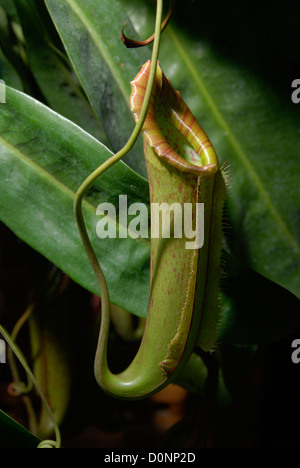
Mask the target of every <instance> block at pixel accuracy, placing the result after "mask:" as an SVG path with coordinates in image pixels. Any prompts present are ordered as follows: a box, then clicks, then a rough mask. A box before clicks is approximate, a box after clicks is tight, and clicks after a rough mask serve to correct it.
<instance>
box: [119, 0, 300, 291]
mask: <svg viewBox="0 0 300 468" xmlns="http://www.w3.org/2000/svg"><path fill="white" fill-rule="evenodd" d="M121 3H122V5H123V6H124V7H125V9H126V10H127V12H128V14H129V16H130V17H131V19H132V22H133V24H134V26H135V28H136V29H137V32H138V33H139V34H140V35H143V37H144V36H145V37H147V34H149V33H150V31H151V24H152V21H153V8H152V6H151V5H149V4H148V3H147V2H140V1H138V0H122V1H121ZM251 5H252V4H251ZM252 10H253V8H252V6H251V11H252ZM232 11H234V15H232ZM247 11H248V13H249V16H248V15H247V14H245V13H244V5H240V7H238V8H237V6H236V5H234V7H233V5H231V6H230V5H227V4H226V7H225V6H224V4H221V3H220V5H215V4H206V5H203V4H202V3H201V5H200V4H199V2H177V7H176V14H175V15H174V18H173V21H172V23H171V25H170V26H169V27H168V28H167V30H166V32H165V33H164V35H163V40H162V47H161V53H160V63H161V66H162V68H163V70H164V72H165V74H166V75H167V76H169V77H170V79H171V80H172V83H173V85H174V86H175V87H176V88H177V89H179V90H180V91H181V93H182V95H183V96H184V99H185V100H186V102H187V103H188V104H189V106H190V108H191V110H192V111H193V112H194V114H195V116H196V118H197V120H198V121H199V123H200V124H201V126H203V128H204V130H205V131H206V133H207V134H208V136H209V138H210V140H211V141H212V142H213V144H214V146H215V148H216V151H217V154H218V156H219V158H220V160H221V161H228V164H229V166H230V174H231V189H230V190H229V195H228V211H229V221H228V222H229V224H230V226H231V229H230V232H229V234H230V236H229V247H230V250H231V252H232V253H233V254H234V255H235V256H236V258H238V259H239V260H240V261H242V262H243V263H244V264H245V265H247V266H249V267H250V268H252V269H253V270H255V271H257V272H258V273H260V274H262V275H263V276H265V277H267V278H269V279H270V280H272V281H274V282H276V283H278V284H280V285H281V286H283V287H285V288H287V289H289V290H290V291H291V292H292V293H294V294H296V295H297V296H298V297H300V283H299V276H300V248H299V238H300V220H299V212H300V191H299V169H300V159H299V153H300V139H299V130H298V129H299V124H300V117H299V112H295V108H293V104H292V102H291V91H290V90H291V88H290V86H291V79H290V78H291V76H292V75H291V66H289V64H288V63H286V61H285V59H282V60H281V62H280V57H278V56H277V55H276V54H274V53H273V50H274V49H273V44H272V42H269V38H270V37H271V38H273V37H274V38H276V37H277V32H278V31H277V29H276V25H278V19H279V17H278V15H277V13H276V11H277V10H275V12H274V13H273V15H274V18H275V20H276V21H275V23H274V24H275V25H273V23H272V12H271V11H270V9H269V8H268V9H267V7H266V9H263V10H262V15H265V18H266V22H265V23H264V28H262V27H261V24H259V25H257V27H258V33H257V35H255V36H253V35H252V33H251V31H252V27H253V26H252V22H253V21H255V18H253V15H252V14H251V11H250V5H249V8H248V9H247ZM260 11H261V6H260ZM283 14H284V15H285V17H286V16H291V15H294V14H295V13H294V11H293V12H289V11H288V9H287V10H286V11H285V12H284V13H283ZM204 17H205V18H206V20H205V21H201V27H199V18H204ZM260 17H261V16H259V18H260ZM262 17H264V16H262ZM282 22H284V21H283V20H282V19H281V21H280V24H281V23H282ZM237 31H238V32H239V34H240V36H241V39H238V36H237ZM255 34H256V33H255ZM288 37H289V36H288V35H287V36H286V37H285V42H288ZM265 57H268V61H267V62H266V60H265Z"/></svg>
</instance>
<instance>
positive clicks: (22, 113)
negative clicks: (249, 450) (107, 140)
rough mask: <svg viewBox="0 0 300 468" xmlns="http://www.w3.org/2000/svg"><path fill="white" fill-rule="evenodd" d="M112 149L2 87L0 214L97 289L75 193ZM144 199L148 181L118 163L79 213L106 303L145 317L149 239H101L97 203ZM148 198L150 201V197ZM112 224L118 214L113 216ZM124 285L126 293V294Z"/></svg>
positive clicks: (25, 237) (77, 278)
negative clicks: (106, 288) (83, 221)
mask: <svg viewBox="0 0 300 468" xmlns="http://www.w3.org/2000/svg"><path fill="white" fill-rule="evenodd" d="M109 156H111V153H110V152H109V151H108V150H107V148H105V147H104V146H103V145H102V144H100V143H99V142H98V141H97V140H95V139H94V138H93V137H91V136H89V135H88V134H87V133H86V132H84V131H83V130H81V129H80V128H79V127H78V126H76V125H74V124H72V123H71V122H69V121H67V120H66V119H64V118H63V117H61V116H59V115H58V114H56V113H55V112H53V111H51V110H49V109H48V108H47V107H45V106H43V105H41V104H40V103H39V102H38V101H36V100H34V99H32V98H29V97H27V96H26V95H24V94H22V93H20V92H17V91H15V90H12V89H10V88H7V102H6V104H5V105H0V165H1V173H0V191H1V199H0V219H1V220H2V221H3V222H4V223H5V224H6V225H7V226H8V227H9V228H10V229H12V231H13V232H14V233H15V234H16V235H17V236H18V237H20V238H21V239H22V240H24V241H25V242H26V243H27V244H29V245H30V246H31V247H33V248H34V249H35V250H37V251H38V252H40V253H41V254H42V255H44V256H45V257H46V258H48V259H49V260H50V261H51V262H53V263H54V264H55V265H57V266H58V267H59V268H60V269H61V270H63V271H64V272H65V273H67V274H68V275H69V276H70V277H71V278H73V279H74V280H75V281H77V282H78V283H79V284H81V285H82V286H83V287H85V288H86V289H88V290H90V291H92V292H94V293H98V286H97V283H96V279H95V276H94V273H93V271H92V268H91V266H90V264H89V262H88V259H87V256H86V254H85V251H84V249H83V246H82V243H81V240H80V237H79V234H78V229H77V226H76V223H75V217H74V214H73V202H74V195H75V191H76V190H77V188H78V187H79V185H80V184H81V182H82V181H83V180H84V179H85V178H86V177H87V176H88V175H89V174H90V173H91V172H92V171H93V170H94V169H95V168H96V167H98V165H100V164H101V163H102V162H103V161H104V160H106V159H107V158H108V157H109ZM121 194H127V196H128V205H130V204H132V203H134V202H138V203H141V202H145V201H146V202H147V194H148V184H147V182H146V181H145V180H144V179H142V178H141V177H139V176H138V175H136V174H135V173H134V172H133V171H132V170H131V169H129V168H128V167H127V166H126V165H125V164H124V163H123V162H119V163H118V164H117V165H115V166H114V167H113V168H111V169H110V170H109V171H107V172H106V173H105V174H104V175H103V176H102V177H101V178H100V180H99V181H98V183H96V184H95V185H94V187H93V188H92V190H91V191H90V193H89V194H88V196H87V197H86V201H85V202H84V207H83V208H84V216H85V219H86V223H87V227H88V230H89V233H90V237H91V240H92V242H93V245H94V247H95V250H96V253H97V255H98V258H99V260H100V262H101V265H102V267H103V270H104V274H105V275H106V278H107V281H108V286H109V290H110V295H111V302H113V303H115V304H116V305H118V306H120V307H122V308H123V309H125V310H128V311H130V312H132V313H134V314H136V315H140V316H144V317H145V316H146V311H147V301H148V294H149V284H148V281H149V267H150V265H149V263H150V262H149V255H150V244H149V241H148V239H140V240H135V239H132V238H131V237H130V236H128V237H127V238H124V239H118V238H117V239H101V240H100V239H99V238H98V237H97V234H96V226H97V223H98V222H99V220H100V218H99V216H96V208H97V206H98V204H99V203H102V202H110V203H112V204H113V205H114V206H118V203H119V195H121ZM148 203H149V200H148ZM117 222H118V218H117ZM117 228H118V229H122V230H123V232H125V233H126V231H124V227H123V226H121V225H118V226H117ZM128 291H130V294H128Z"/></svg>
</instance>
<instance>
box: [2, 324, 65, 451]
mask: <svg viewBox="0 0 300 468" xmlns="http://www.w3.org/2000/svg"><path fill="white" fill-rule="evenodd" d="M0 333H1V335H2V336H3V337H4V339H5V340H6V342H7V343H8V345H9V346H10V348H11V350H12V351H13V353H14V354H15V356H16V357H17V359H18V360H19V361H20V364H21V365H22V367H23V369H24V370H25V372H26V374H27V377H28V380H29V381H31V382H32V385H33V386H34V387H35V389H36V391H37V393H38V394H39V396H40V398H41V400H42V402H43V404H44V405H45V408H46V410H47V412H48V414H49V416H50V418H51V421H52V424H53V428H54V432H55V437H56V440H55V441H54V440H44V441H41V442H40V443H39V445H38V447H37V448H60V447H61V435H60V431H59V427H58V425H57V423H56V420H55V417H54V415H53V413H52V411H51V409H50V407H49V405H48V402H47V400H46V398H45V397H44V395H43V392H42V390H41V389H40V386H39V384H38V383H37V380H36V378H35V377H34V375H33V373H32V371H31V370H30V368H29V366H28V364H27V361H26V359H25V357H24V355H23V353H22V351H21V350H20V349H19V347H18V346H17V345H16V343H15V342H14V340H13V339H12V337H11V335H10V334H9V333H8V331H7V330H6V329H5V328H4V327H3V326H2V325H0Z"/></svg>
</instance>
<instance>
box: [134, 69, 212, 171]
mask: <svg viewBox="0 0 300 468" xmlns="http://www.w3.org/2000/svg"><path fill="white" fill-rule="evenodd" d="M150 65H151V61H150V60H149V61H148V62H146V63H145V64H144V65H143V66H142V68H141V70H140V72H139V74H138V75H137V76H136V78H135V79H134V80H133V81H132V82H131V87H132V93H131V98H130V105H131V111H132V112H133V114H134V117H135V120H136V121H138V119H139V116H140V112H141V109H142V105H143V100H144V94H145V90H146V86H147V82H148V78H149V72H150ZM166 122H168V125H169V128H170V125H173V126H174V129H173V132H174V131H176V130H175V129H177V130H178V132H179V133H180V134H181V135H182V137H184V138H185V139H186V140H187V142H188V143H189V144H190V145H191V147H192V149H193V150H192V151H191V155H190V158H191V159H192V162H189V161H188V160H186V159H185V158H184V157H183V156H182V152H180V151H179V148H178V152H177V151H175V149H176V144H174V142H173V144H172V145H171V144H169V142H168V136H167V135H166V133H165V132H164V129H163V126H164V125H166ZM165 130H166V129H165ZM170 133H171V132H170ZM143 134H144V136H145V137H146V138H147V139H148V141H149V144H150V146H152V147H153V149H154V150H155V152H156V154H157V155H158V156H160V157H161V158H163V159H165V160H166V162H168V163H169V164H170V165H172V166H174V167H176V168H177V169H179V170H180V171H182V172H188V173H191V174H194V175H197V176H201V174H203V175H204V173H205V174H207V175H208V174H209V173H211V174H213V173H216V172H217V171H218V169H219V164H218V158H217V156H216V153H215V151H214V148H213V146H212V144H211V142H210V140H209V138H208V136H207V135H206V133H205V132H204V130H203V129H202V128H201V127H200V125H199V124H198V122H197V121H196V119H195V117H194V115H193V114H192V112H191V111H190V109H189V108H188V107H187V105H186V104H185V102H184V101H183V99H182V98H181V95H180V93H179V92H178V91H176V90H175V89H174V88H173V87H172V85H171V83H170V80H169V79H168V78H166V77H165V75H164V74H163V72H162V69H161V67H160V65H159V63H158V64H157V69H156V77H155V82H154V87H153V92H152V97H151V101H150V106H149V110H148V114H147V117H146V120H145V123H144V126H143Z"/></svg>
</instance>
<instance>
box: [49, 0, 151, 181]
mask: <svg viewBox="0 0 300 468" xmlns="http://www.w3.org/2000/svg"><path fill="white" fill-rule="evenodd" d="M46 5H47V6H48V8H49V11H50V14H51V16H52V18H53V20H54V23H55V25H56V27H57V29H58V32H59V34H60V36H61V38H62V41H63V43H64V45H65V48H66V51H67V53H68V55H69V57H70V60H71V62H72V64H73V66H74V69H75V71H76V73H77V75H78V77H79V80H80V82H81V84H82V86H83V88H84V90H85V92H86V94H87V96H88V98H89V100H90V102H91V105H92V106H93V108H94V110H95V112H96V113H97V115H98V116H99V118H100V121H101V122H102V124H103V126H104V128H105V131H106V134H107V136H108V138H109V141H110V145H111V147H112V149H113V151H115V152H116V151H118V150H119V149H121V148H122V147H123V146H124V144H125V143H126V142H127V140H128V138H129V136H130V134H131V132H132V130H133V128H134V119H133V116H132V114H131V112H130V108H129V97H130V91H131V90H130V81H132V80H133V79H134V78H135V76H136V74H137V72H138V67H139V66H140V65H143V64H144V63H145V62H146V60H147V59H148V58H149V57H150V55H149V52H148V50H143V49H136V50H134V49H133V50H130V51H129V50H127V49H126V48H125V47H124V45H123V43H122V42H121V40H120V33H121V30H122V26H123V23H124V21H125V20H127V22H128V24H127V26H126V31H128V34H130V33H131V32H132V29H131V27H130V22H129V21H128V18H127V16H126V14H125V12H124V10H123V9H122V8H121V7H120V4H119V2H117V1H113V2H112V1H111V0H102V1H101V2H99V1H98V0H85V1H82V0H66V1H65V2H57V1H55V0H46ZM153 25H154V22H153ZM153 25H152V27H153ZM124 161H125V162H126V163H127V164H129V165H130V166H131V167H133V168H134V170H135V171H136V172H138V173H140V174H141V175H143V176H145V177H146V175H147V174H146V166H145V161H144V157H143V147H142V141H141V139H139V142H138V143H137V145H136V146H135V148H134V149H133V150H132V151H131V152H130V154H129V155H127V156H126V158H124Z"/></svg>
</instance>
